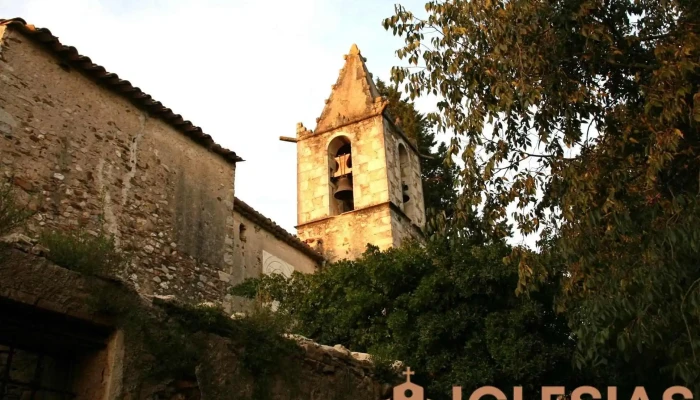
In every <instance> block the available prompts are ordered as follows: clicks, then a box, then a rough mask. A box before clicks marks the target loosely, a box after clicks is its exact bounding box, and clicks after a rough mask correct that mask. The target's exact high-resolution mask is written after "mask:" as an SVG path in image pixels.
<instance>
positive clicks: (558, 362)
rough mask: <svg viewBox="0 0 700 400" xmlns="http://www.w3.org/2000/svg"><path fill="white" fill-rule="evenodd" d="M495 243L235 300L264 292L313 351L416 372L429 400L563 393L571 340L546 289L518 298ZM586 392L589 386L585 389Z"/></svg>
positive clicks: (272, 286)
mask: <svg viewBox="0 0 700 400" xmlns="http://www.w3.org/2000/svg"><path fill="white" fill-rule="evenodd" d="M508 254H510V248H509V247H508V246H507V245H506V244H504V243H503V242H502V241H496V242H490V243H483V242H482V241H481V239H480V238H479V239H477V240H471V239H468V238H463V239H460V240H459V242H458V243H456V244H455V245H451V244H450V241H449V240H435V241H432V242H430V243H429V244H428V245H427V246H426V247H422V246H420V245H418V244H415V243H414V244H410V245H407V246H405V247H402V248H394V249H389V250H386V251H384V252H380V251H379V250H378V249H376V248H370V249H369V250H368V251H367V252H366V253H365V254H364V255H363V256H362V257H361V258H359V259H357V260H354V261H341V262H338V263H336V264H333V265H330V266H328V267H327V268H324V269H323V270H322V271H320V272H318V273H316V274H314V275H303V274H298V273H297V274H294V275H293V277H292V278H291V280H286V279H285V278H284V277H283V276H281V275H272V276H264V277H262V278H260V279H252V280H248V281H245V282H244V283H243V284H241V285H239V286H237V287H235V288H234V294H237V295H244V296H248V297H252V296H254V295H256V294H257V293H259V292H261V291H262V292H266V293H269V294H270V295H271V296H272V297H273V298H274V299H276V300H278V301H279V302H280V308H279V312H280V313H283V314H286V315H289V316H291V317H292V318H294V319H295V321H296V325H295V331H297V332H299V333H301V334H303V335H305V336H308V337H310V338H313V339H314V340H317V341H319V342H321V343H341V344H343V345H344V346H346V347H348V348H352V349H353V350H356V351H367V352H370V353H371V354H373V355H374V356H378V357H380V358H382V359H393V360H401V361H402V362H404V363H405V364H406V365H409V366H411V368H412V369H414V370H416V371H419V374H418V375H417V376H416V377H414V378H415V379H414V380H415V381H416V382H417V383H419V384H421V385H423V386H424V387H426V390H427V391H428V393H429V394H430V396H431V398H436V399H439V398H448V395H449V394H450V393H451V387H452V385H461V386H463V387H464V388H465V390H474V389H476V388H478V387H480V386H484V385H495V386H498V387H503V388H505V387H510V386H514V385H515V386H520V385H522V386H524V389H525V391H526V393H530V394H532V393H534V392H535V391H536V389H538V388H539V386H541V385H542V384H543V382H546V384H547V385H567V384H569V383H570V382H571V381H572V380H573V378H574V377H575V375H574V374H573V373H572V369H571V363H570V360H571V352H572V351H573V347H574V344H575V343H574V341H573V340H572V339H571V337H570V331H569V330H568V329H567V326H566V320H565V319H564V318H562V317H559V316H557V315H555V313H554V311H553V296H552V293H553V291H554V290H555V288H554V287H552V288H548V290H547V291H544V290H543V291H542V292H541V293H539V294H537V295H533V296H532V297H530V298H526V297H517V296H516V295H515V292H514V289H515V285H516V283H517V279H518V274H517V268H515V267H514V266H509V265H507V264H504V263H503V261H502V259H503V257H504V256H506V255H508ZM589 383H590V382H589Z"/></svg>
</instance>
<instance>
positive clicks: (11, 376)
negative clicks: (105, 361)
mask: <svg viewBox="0 0 700 400" xmlns="http://www.w3.org/2000/svg"><path fill="white" fill-rule="evenodd" d="M110 331H111V330H110V329H109V328H108V327H104V326H98V325H93V324H89V323H86V322H85V321H81V320H77V319H74V318H70V317H68V316H66V315H63V314H59V313H53V312H47V311H44V310H40V309H38V308H36V307H32V306H28V305H26V304H22V303H17V302H13V301H9V300H6V299H0V400H68V399H77V398H79V396H78V395H77V393H76V391H75V387H76V383H77V382H78V381H79V380H80V379H81V375H82V374H83V372H84V371H81V369H82V368H81V365H83V360H85V359H86V357H91V355H93V354H96V353H99V352H100V351H101V350H102V349H104V348H105V346H106V342H107V339H108V337H109V334H110Z"/></svg>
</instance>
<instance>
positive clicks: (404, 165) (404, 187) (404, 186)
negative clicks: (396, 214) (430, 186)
mask: <svg viewBox="0 0 700 400" xmlns="http://www.w3.org/2000/svg"><path fill="white" fill-rule="evenodd" d="M399 170H400V174H401V201H402V204H404V205H405V204H406V203H408V201H409V200H411V197H410V196H409V195H408V190H409V186H408V185H409V179H410V176H409V174H410V168H409V164H408V152H407V151H406V147H405V146H404V145H403V144H399Z"/></svg>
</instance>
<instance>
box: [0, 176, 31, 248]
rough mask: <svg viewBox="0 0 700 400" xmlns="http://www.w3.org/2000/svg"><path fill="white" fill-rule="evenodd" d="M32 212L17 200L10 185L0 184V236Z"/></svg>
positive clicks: (23, 220)
mask: <svg viewBox="0 0 700 400" xmlns="http://www.w3.org/2000/svg"><path fill="white" fill-rule="evenodd" d="M32 214H33V213H32V211H30V210H29V209H28V208H27V207H26V205H22V204H20V203H19V201H17V197H16V195H15V192H14V189H13V187H12V185H10V184H5V185H0V237H2V236H5V235H7V234H8V233H10V232H11V231H12V230H13V229H15V228H17V227H19V226H21V225H22V224H23V223H24V222H25V221H26V220H27V219H28V218H29V217H31V216H32Z"/></svg>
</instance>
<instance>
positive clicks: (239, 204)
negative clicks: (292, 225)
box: [233, 197, 324, 263]
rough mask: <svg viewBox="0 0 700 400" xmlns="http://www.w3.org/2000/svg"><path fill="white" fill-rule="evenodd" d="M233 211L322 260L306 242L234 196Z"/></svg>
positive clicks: (317, 259)
mask: <svg viewBox="0 0 700 400" xmlns="http://www.w3.org/2000/svg"><path fill="white" fill-rule="evenodd" d="M233 209H234V211H238V212H239V213H240V214H241V215H242V216H244V217H246V218H247V219H249V220H250V221H251V222H253V223H255V224H258V225H259V226H261V227H262V228H263V229H265V230H266V231H268V232H270V233H271V234H272V235H273V236H274V237H276V238H277V239H279V240H281V241H283V242H285V243H287V244H289V245H290V246H292V247H294V248H295V249H297V250H299V251H301V252H302V253H304V254H306V255H307V256H309V257H311V258H312V259H313V260H314V261H317V262H319V263H320V262H323V260H324V257H323V256H322V255H321V254H320V253H318V252H317V251H316V250H314V249H313V248H311V246H309V245H308V244H306V243H304V242H302V241H301V240H300V239H299V238H298V237H296V236H295V235H292V234H291V233H289V232H287V231H286V230H285V229H284V228H282V227H281V226H279V225H277V224H276V223H275V221H273V220H271V219H270V218H267V217H266V216H264V215H262V214H260V213H259V212H258V211H256V210H255V209H254V208H253V207H251V206H249V205H248V204H246V202H244V201H242V200H240V199H239V198H237V197H236V198H235V199H234V201H233Z"/></svg>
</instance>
